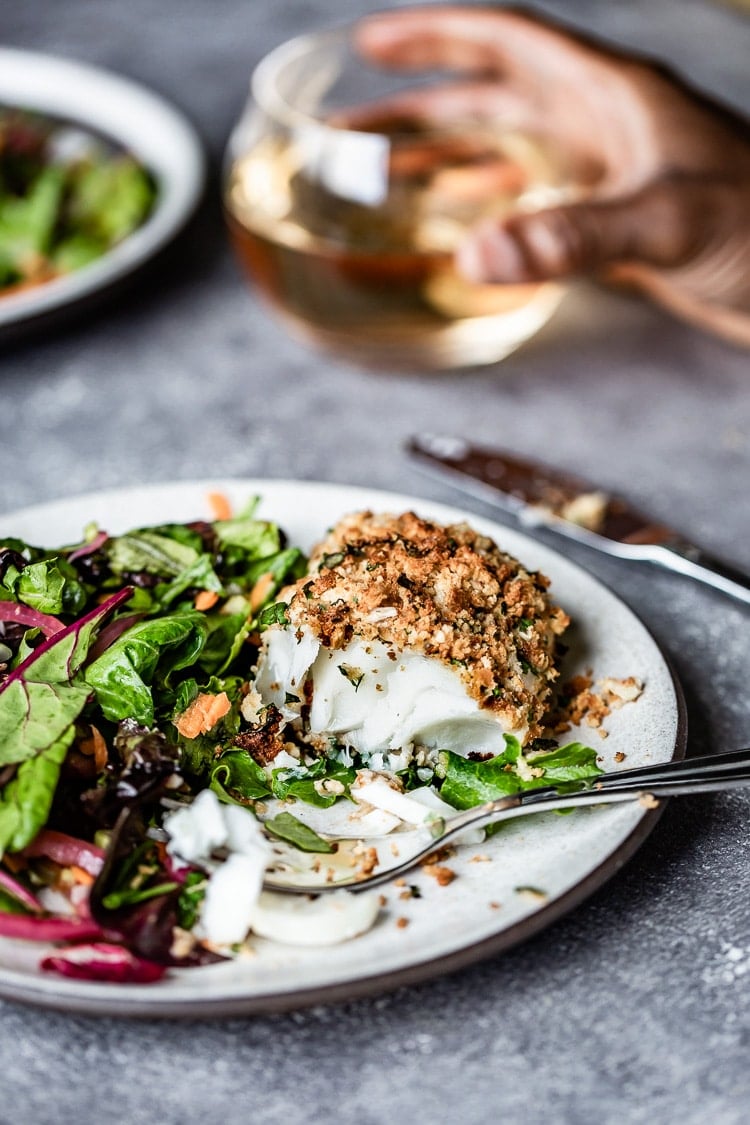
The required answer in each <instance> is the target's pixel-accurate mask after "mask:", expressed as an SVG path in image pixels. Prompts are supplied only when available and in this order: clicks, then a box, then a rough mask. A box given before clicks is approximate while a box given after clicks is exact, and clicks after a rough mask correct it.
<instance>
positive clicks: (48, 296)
mask: <svg viewBox="0 0 750 1125" xmlns="http://www.w3.org/2000/svg"><path fill="white" fill-rule="evenodd" d="M8 67H10V70H11V78H10V80H9V82H8V89H7V90H6V85H5V82H4V81H3V77H4V75H3V70H6V71H7V68H8ZM26 68H32V69H33V70H36V71H37V72H40V73H42V74H46V75H47V76H48V78H50V79H51V78H55V79H56V80H57V81H58V82H61V81H62V82H64V81H65V80H66V79H67V81H69V82H70V83H74V84H75V85H76V86H81V84H84V85H85V86H86V87H90V88H91V92H90V93H89V95H88V96H89V97H91V98H93V97H94V96H95V93H96V92H97V91H99V92H104V93H105V94H106V95H107V97H108V98H109V99H110V100H114V101H115V102H116V103H121V102H125V101H128V102H131V103H132V104H135V105H137V106H139V107H140V110H141V111H143V110H145V109H146V108H148V109H149V110H150V111H151V112H152V114H153V120H154V121H155V122H156V125H155V126H153V127H154V128H157V129H158V130H159V135H160V136H161V137H168V138H169V141H170V145H171V150H172V155H171V156H170V158H169V159H167V158H166V157H165V159H164V161H163V162H162V163H161V164H160V165H159V166H158V167H156V168H153V167H150V171H152V172H153V173H154V175H155V177H156V179H157V183H158V185H159V189H160V191H159V195H157V199H156V205H155V206H154V208H153V210H152V212H151V214H150V215H149V217H148V218H147V219H146V221H145V222H144V223H143V224H142V225H141V226H140V227H138V228H137V229H136V230H135V231H133V232H132V233H131V234H129V235H128V236H127V237H126V238H125V239H123V241H122V242H120V243H118V245H117V246H115V247H113V248H112V249H110V250H108V251H107V252H106V254H104V255H102V257H101V258H99V259H97V260H96V261H94V262H92V263H90V264H89V265H88V266H84V267H83V268H82V269H80V270H75V271H73V272H72V273H70V274H66V275H64V276H63V277H60V278H54V279H52V280H51V281H47V282H44V283H43V284H41V285H38V286H34V287H32V288H30V289H27V290H22V291H21V292H18V293H8V294H5V295H2V294H0V330H5V329H8V330H11V329H13V328H15V327H19V326H21V325H23V324H25V323H26V322H28V321H33V320H35V319H36V318H40V317H43V316H46V315H48V314H51V313H54V312H57V311H58V310H61V309H64V308H68V307H72V306H74V305H77V304H78V303H79V302H81V301H84V300H86V299H87V298H92V297H93V296H95V295H96V294H99V293H101V292H103V291H105V290H107V289H108V288H109V287H110V286H112V285H114V284H116V283H117V282H118V281H122V280H123V279H125V278H126V277H128V276H130V275H131V274H132V273H134V272H135V271H137V270H138V269H140V268H141V267H142V266H144V265H145V264H146V263H147V262H148V261H150V260H151V259H152V258H153V257H155V256H156V255H157V254H158V253H159V252H160V251H161V250H163V249H164V248H165V247H166V246H167V245H168V244H169V243H170V242H171V241H172V240H173V239H174V238H175V237H176V236H177V235H178V234H179V232H180V231H181V230H182V229H183V228H184V227H185V225H186V224H187V222H188V221H189V219H190V218H191V216H192V215H193V214H194V212H195V210H196V208H197V206H198V203H199V202H200V199H201V197H202V194H203V191H204V187H205V181H206V169H207V160H206V153H205V150H204V146H203V143H202V141H201V139H200V137H199V135H198V132H197V130H196V128H195V126H194V125H193V124H192V122H191V121H190V120H189V119H188V117H187V116H186V114H185V113H183V112H182V110H181V109H179V108H178V107H177V106H176V105H174V104H173V103H172V102H170V101H169V100H168V99H167V98H165V97H163V96H162V95H161V94H159V93H157V92H156V91H155V90H152V89H150V88H149V87H148V86H147V85H146V84H144V83H142V82H140V81H138V80H137V79H134V78H130V77H127V76H125V75H122V74H119V73H118V72H116V71H114V70H110V69H108V68H107V67H103V66H98V65H96V64H94V63H88V62H85V61H82V60H79V59H74V58H67V57H64V56H58V55H51V54H48V53H46V52H42V51H33V50H27V49H26V48H22V47H14V46H11V45H0V104H2V105H6V106H8V105H9V106H11V107H14V106H17V107H18V108H28V109H29V110H31V111H36V112H39V113H44V114H48V115H49V116H50V117H58V118H62V119H63V120H67V121H71V122H72V123H73V124H77V125H80V126H81V127H83V128H89V129H91V130H93V131H95V132H98V133H100V134H101V135H103V136H105V137H106V138H108V139H110V140H112V141H114V142H115V143H120V144H124V145H125V146H126V147H127V148H128V149H129V150H130V151H132V152H134V153H135V155H136V156H137V157H138V158H139V159H141V160H143V161H144V163H146V164H148V165H151V164H152V163H153V158H147V157H146V156H145V155H144V151H143V149H142V148H141V147H140V146H139V143H138V142H137V141H134V140H133V139H132V138H130V137H128V138H125V137H124V136H123V135H122V133H121V132H119V131H118V128H116V127H115V126H113V125H109V126H107V125H106V124H102V123H101V120H100V114H99V113H98V112H97V113H93V112H92V111H88V112H87V111H86V110H85V109H84V108H83V106H82V107H81V109H80V110H79V111H78V112H77V113H73V112H67V111H66V110H64V109H63V110H62V111H61V109H60V107H59V106H56V105H55V103H54V101H53V100H52V98H51V97H49V96H44V95H43V94H42V95H40V94H39V93H36V94H34V92H31V93H26V92H24V93H23V94H21V95H17V98H18V100H14V95H13V94H12V92H10V86H11V85H12V81H13V75H12V72H13V70H25V69H26ZM4 91H5V92H4ZM74 100H75V99H74ZM146 147H149V148H151V149H153V148H154V147H155V145H154V144H153V143H150V144H149V146H146ZM178 169H179V175H178V174H177V173H178Z"/></svg>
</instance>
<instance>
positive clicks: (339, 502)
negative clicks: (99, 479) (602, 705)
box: [0, 480, 686, 1016]
mask: <svg viewBox="0 0 750 1125" xmlns="http://www.w3.org/2000/svg"><path fill="white" fill-rule="evenodd" d="M216 490H219V491H223V492H225V493H226V494H227V495H228V496H229V497H230V499H231V500H232V501H233V503H234V504H235V505H238V506H239V505H242V504H244V503H245V502H246V500H247V499H248V498H249V497H250V496H252V495H254V494H256V493H260V494H261V495H262V497H263V506H262V509H261V510H262V514H264V515H265V516H267V517H269V518H271V519H273V520H276V521H278V522H279V523H280V524H281V525H282V526H283V527H284V528H285V530H286V531H287V533H288V535H289V537H290V539H291V541H292V542H294V543H298V544H299V545H301V546H303V547H309V546H310V545H311V544H312V543H313V542H314V541H315V540H316V539H317V538H318V537H319V536H320V535H321V534H322V533H323V532H324V531H325V529H326V528H327V527H328V526H329V525H330V524H332V523H333V522H335V521H336V520H337V519H338V518H339V517H340V516H341V515H343V514H344V513H345V512H348V511H352V510H355V509H357V508H364V507H368V508H373V509H375V510H380V511H402V510H405V509H407V508H413V509H414V510H416V511H417V512H419V513H420V514H421V515H426V516H431V517H433V518H435V519H438V520H441V521H456V520H461V519H466V520H468V521H469V522H471V524H472V525H473V526H474V527H476V528H477V529H478V530H481V531H483V532H485V533H486V534H488V535H490V536H492V537H493V538H494V539H496V540H497V541H498V542H499V543H500V544H501V545H502V546H503V547H504V548H506V549H507V550H509V551H510V552H511V553H513V554H515V555H516V556H517V557H519V558H520V559H521V560H522V561H523V562H524V563H525V564H526V565H527V566H529V567H531V568H539V569H541V570H542V571H543V572H544V573H546V574H547V575H549V576H550V578H551V579H552V591H553V593H554V596H555V598H556V600H557V601H558V602H559V604H561V605H562V606H563V607H564V608H565V610H566V611H567V612H568V613H569V614H570V616H571V618H572V620H573V623H574V624H573V627H572V628H571V631H570V637H569V638H568V639H569V640H570V644H571V648H570V652H569V654H568V657H567V658H566V659H567V667H566V668H565V675H570V674H572V673H574V672H575V671H576V670H581V671H583V670H585V669H587V668H592V669H593V670H594V674H595V676H598V677H602V676H605V675H609V676H615V677H624V676H631V675H635V676H637V677H639V678H640V679H641V680H642V681H643V682H644V684H645V690H644V692H643V695H642V697H641V698H640V700H638V702H637V703H635V704H630V705H627V706H625V707H623V708H622V709H621V710H619V711H615V712H614V713H613V714H612V716H611V717H610V719H609V720H608V721H607V724H606V725H607V728H608V730H609V737H608V738H607V739H606V740H600V739H599V738H598V736H597V734H596V732H595V731H592V730H590V729H584V730H583V731H581V732H580V733H581V737H582V739H583V740H585V741H589V742H591V743H593V744H594V745H596V746H597V748H598V749H599V750H600V752H601V755H602V757H603V759H604V763H603V764H604V765H605V767H611V766H612V765H613V763H614V758H615V755H616V754H618V752H622V753H624V754H625V755H626V759H625V766H627V767H635V766H641V765H647V764H649V763H654V762H662V761H668V760H669V759H671V758H673V757H680V756H682V754H683V753H684V744H685V733H686V732H685V722H684V711H683V706H682V701H681V693H680V690H679V688H678V686H677V684H676V683H675V680H674V678H673V676H672V674H671V672H670V670H669V668H668V666H667V664H666V662H665V660H664V657H663V656H662V653H661V652H660V650H659V648H658V646H657V645H656V643H655V642H654V640H653V639H652V637H651V636H650V634H649V633H648V631H647V629H646V628H645V627H644V626H643V625H642V624H641V622H640V621H639V620H638V618H637V617H636V616H635V615H634V614H633V613H632V612H631V610H629V609H628V608H627V607H626V606H625V605H624V604H623V603H622V602H621V601H619V599H618V598H616V597H615V595H614V594H612V593H611V592H610V591H609V590H607V589H605V587H604V586H602V585H601V584H600V583H599V582H598V581H596V580H595V579H594V578H592V577H591V575H589V574H587V573H586V572H585V571H583V570H581V569H580V568H579V567H577V566H574V565H573V564H572V563H570V562H568V561H567V560H566V559H565V558H563V557H562V555H559V554H557V553H556V552H554V551H551V550H550V549H549V548H547V547H544V546H542V545H541V544H539V543H537V542H535V541H534V540H532V539H528V538H527V537H526V536H524V535H521V534H518V533H516V532H514V531H511V530H509V529H507V528H505V527H501V526H498V525H496V524H493V523H490V522H489V521H487V520H484V519H480V518H478V517H475V516H473V515H468V514H466V513H465V512H461V511H458V510H456V509H455V508H448V507H444V506H442V505H439V504H435V503H432V502H429V501H426V500H424V501H423V500H418V499H415V498H413V497H406V496H399V495H395V494H391V493H383V492H372V491H368V490H365V489H359V488H347V487H342V486H339V485H333V484H314V483H309V482H304V483H295V482H287V481H259V480H248V481H237V480H235V481H205V482H200V483H179V484H169V485H155V486H151V487H141V488H133V489H128V490H124V491H119V492H103V493H98V494H95V495H91V496H82V497H75V498H73V499H70V500H65V501H61V502H58V503H52V504H46V505H42V506H39V507H34V508H28V509H26V510H24V511H22V512H17V513H15V514H12V515H6V516H2V517H0V538H2V536H5V535H17V536H20V537H22V538H25V539H27V540H29V541H31V542H36V543H39V544H43V545H54V544H57V543H63V542H73V541H75V540H76V539H77V538H78V537H79V536H80V533H81V531H82V529H83V527H84V526H85V525H86V524H87V523H89V522H91V521H92V520H95V521H98V522H99V524H100V525H101V526H102V527H104V528H106V529H107V530H109V531H112V532H118V531H124V530H126V529H128V528H130V527H134V526H139V525H141V526H142V525H144V524H148V523H152V522H162V521H165V520H191V519H197V518H206V517H208V516H209V510H208V504H207V499H206V497H207V493H208V492H210V491H216ZM575 733H576V732H572V734H571V737H573V736H574V735H575ZM566 737H567V736H566ZM656 816H658V813H654V812H652V811H651V812H647V811H646V810H644V809H643V808H641V807H640V806H639V805H638V804H633V805H614V806H612V807H608V808H607V807H600V808H592V809H585V810H577V811H576V812H575V813H574V814H572V815H569V816H565V817H559V816H556V815H555V814H547V815H539V816H534V817H527V818H524V819H523V820H518V821H514V822H511V823H509V824H508V825H507V827H506V828H505V829H504V830H503V831H502V832H501V833H499V834H498V835H497V836H495V837H493V838H492V839H491V840H490V841H488V842H486V843H485V844H482V845H481V847H479V848H477V847H466V848H464V849H463V850H460V851H459V853H458V855H457V856H456V857H455V859H452V860H451V861H450V862H451V866H452V867H453V869H454V870H455V871H456V873H457V876H458V877H457V878H456V879H455V880H454V881H453V882H452V883H451V884H450V885H448V886H444V887H441V886H438V885H437V883H436V882H435V880H434V879H431V878H429V877H427V876H425V875H424V874H423V873H422V872H421V871H420V872H417V873H415V874H414V876H413V880H410V881H413V882H414V883H416V884H418V885H419V887H420V889H421V892H422V897H421V898H415V899H410V900H409V901H402V900H400V898H399V891H398V889H396V888H387V889H386V896H387V900H388V901H387V904H386V906H385V908H384V909H383V911H382V913H381V916H380V919H379V921H378V923H377V924H376V926H375V927H374V929H372V930H371V931H370V932H369V933H367V934H365V935H364V936H363V937H360V938H357V939H355V940H353V941H350V942H347V943H345V944H342V945H338V946H335V947H331V948H328V949H305V948H302V947H294V946H282V945H279V944H272V943H270V942H267V941H262V940H257V941H254V942H253V945H254V947H255V955H254V956H253V957H252V958H249V959H245V960H240V961H234V962H229V963H225V964H220V965H215V966H209V967H206V968H197V969H189V970H180V971H173V972H171V973H169V974H167V976H166V977H165V978H164V979H163V980H162V981H160V982H159V983H157V984H152V985H138V986H135V985H107V984H96V983H89V982H83V981H73V980H68V979H64V978H60V977H56V976H48V975H46V974H42V973H41V972H40V971H39V970H38V968H37V965H38V961H39V957H40V949H39V946H37V945H33V944H31V943H28V942H20V941H10V940H7V939H5V940H2V941H0V994H2V995H4V996H6V997H9V998H12V999H18V1000H26V1001H30V1002H33V1003H37V1004H44V1005H47V1006H52V1007H57V1008H62V1009H66V1010H69V1011H78V1012H87V1013H92V1014H102V1015H104V1014H106V1015H113V1014H117V1015H127V1016H199V1015H228V1014H239V1013H253V1012H269V1011H280V1010H285V1009H290V1008H295V1007H301V1006H302V1005H305V1004H310V1003H321V1002H323V1001H326V1000H340V999H350V998H353V997H355V996H361V995H365V994H370V993H375V992H378V991H383V990H385V989H388V988H393V987H395V986H396V985H399V984H405V983H410V982H415V981H420V980H424V979H426V978H429V977H432V976H436V975H438V974H440V973H443V972H447V971H449V970H452V969H456V968H459V967H461V966H463V965H468V964H470V963H471V962H474V961H477V960H479V959H481V958H483V957H487V956H489V955H490V954H496V953H498V952H500V951H502V950H504V949H507V948H509V947H510V946H511V945H514V944H516V943H517V942H519V941H522V940H524V939H525V938H528V937H529V936H530V935H531V934H533V933H536V932H537V931H538V930H540V929H542V928H543V927H544V926H546V925H548V924H549V923H550V922H552V921H553V920H554V919H556V918H558V917H559V916H560V915H562V914H563V913H565V912H566V911H567V910H570V909H571V908H572V907H573V906H575V905H576V904H577V903H579V902H581V901H582V900H583V899H584V898H585V897H586V896H587V895H589V894H591V892H592V891H594V890H595V889H596V888H597V887H599V886H601V884H602V883H604V882H605V880H606V879H608V878H609V877H610V876H611V875H613V874H614V872H615V871H617V870H618V869H619V868H620V867H621V866H622V864H623V863H624V862H625V860H626V859H627V858H628V857H629V856H630V855H631V854H632V853H633V852H634V851H635V849H636V848H637V847H638V845H639V844H640V843H641V842H642V841H643V840H644V839H645V837H646V835H647V834H648V832H649V831H650V830H651V828H652V827H653V825H654V823H655V820H656ZM478 854H481V855H483V856H487V857H488V858H487V859H486V860H483V861H481V862H477V861H474V862H472V857H474V856H476V855H478ZM523 887H534V888H538V889H541V890H542V891H544V892H545V897H544V899H543V900H539V899H530V897H529V896H528V895H526V894H524V893H519V891H518V889H517V888H523ZM400 918H406V919H408V925H406V926H403V925H402V926H397V924H396V923H397V919H400Z"/></svg>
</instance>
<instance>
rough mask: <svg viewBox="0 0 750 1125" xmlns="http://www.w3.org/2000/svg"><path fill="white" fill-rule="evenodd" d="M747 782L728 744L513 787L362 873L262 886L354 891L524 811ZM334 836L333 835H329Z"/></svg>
mask: <svg viewBox="0 0 750 1125" xmlns="http://www.w3.org/2000/svg"><path fill="white" fill-rule="evenodd" d="M746 785H750V749H744V750H730V751H727V752H725V753H723V754H711V755H708V756H706V757H702V758H690V759H688V760H686V761H680V762H667V763H663V764H661V765H658V766H642V767H640V768H638V769H632V770H618V771H616V772H614V773H607V774H600V775H599V777H595V778H590V779H588V780H587V781H580V782H566V783H565V784H563V785H558V786H550V787H549V788H544V789H532V790H527V791H526V792H523V793H514V794H512V795H511V796H508V797H500V798H498V800H495V801H489V802H488V803H487V804H484V805H477V806H475V807H474V808H471V809H467V810H466V812H462V813H458V814H457V815H456V816H451V817H447V818H446V817H440V816H436V817H434V818H433V819H431V820H430V821H429V823H426V824H425V826H424V830H425V832H426V834H427V839H426V841H425V843H424V844H423V845H422V846H421V847H420V848H419V849H418V850H417V851H415V852H413V853H412V854H411V855H410V856H409V857H408V858H407V859H404V860H401V861H400V862H399V863H396V864H393V865H392V866H390V867H388V868H386V869H383V870H378V871H377V872H376V873H375V874H372V875H367V876H365V877H361V876H359V877H358V876H357V873H356V871H354V870H353V871H352V873H351V874H350V875H349V874H347V875H346V876H345V877H344V878H341V879H339V878H335V877H334V878H332V879H331V880H330V881H326V882H321V883H314V884H302V883H293V882H287V881H284V880H283V879H277V878H272V877H271V876H270V874H268V875H266V878H265V879H264V882H263V887H264V889H265V890H268V891H277V892H280V893H282V894H291V895H318V894H326V893H328V892H330V891H335V890H341V889H344V888H345V889H346V890H349V891H353V892H354V893H358V892H359V891H368V890H372V888H373V887H378V886H381V885H382V884H383V883H388V882H390V881H391V880H392V879H395V878H398V876H400V875H404V874H405V873H406V872H407V871H410V870H411V869H412V868H413V867H416V866H417V865H418V864H419V863H421V862H422V861H423V860H424V859H425V858H426V857H427V856H429V855H431V854H432V853H433V852H435V851H436V850H437V849H439V848H442V847H444V846H445V845H446V844H448V843H450V842H451V841H452V840H455V839H456V837H457V836H460V835H461V833H463V832H465V831H466V830H467V829H468V828H483V827H485V826H487V825H489V824H495V823H497V822H498V821H503V820H511V819H513V818H515V817H518V816H528V815H529V814H530V813H536V812H554V811H557V810H562V809H575V808H585V807H586V806H588V805H610V804H615V803H619V802H623V801H639V802H640V803H641V804H642V805H644V807H645V808H648V809H652V808H657V807H658V805H659V804H660V802H661V800H662V799H663V798H665V797H682V796H688V795H690V794H693V793H715V792H718V791H722V790H727V789H737V788H740V787H742V786H746ZM331 839H332V841H333V840H334V839H335V838H331Z"/></svg>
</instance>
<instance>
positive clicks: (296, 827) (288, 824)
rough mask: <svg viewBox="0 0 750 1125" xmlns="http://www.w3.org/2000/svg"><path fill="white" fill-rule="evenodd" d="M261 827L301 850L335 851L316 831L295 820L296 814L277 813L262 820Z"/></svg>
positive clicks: (333, 846) (332, 845)
mask: <svg viewBox="0 0 750 1125" xmlns="http://www.w3.org/2000/svg"><path fill="white" fill-rule="evenodd" d="M263 827H264V828H266V829H267V830H268V831H269V832H271V833H272V834H273V835H274V836H278V838H279V839H280V840H286V842H287V843H288V844H294V846H295V848H299V850H300V851H301V852H322V853H324V854H330V853H331V852H335V851H336V847H335V845H334V844H331V843H329V842H328V840H324V839H323V837H322V836H319V835H318V833H317V832H313V830H312V828H308V827H307V825H306V824H303V823H302V821H300V820H297V817H296V816H292V814H291V813H288V812H282V813H279V815H278V816H275V817H273V819H271V820H264V821H263Z"/></svg>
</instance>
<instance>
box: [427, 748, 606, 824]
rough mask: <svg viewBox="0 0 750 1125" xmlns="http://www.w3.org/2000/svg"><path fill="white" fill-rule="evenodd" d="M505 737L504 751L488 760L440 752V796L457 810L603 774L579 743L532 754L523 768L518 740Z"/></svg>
mask: <svg viewBox="0 0 750 1125" xmlns="http://www.w3.org/2000/svg"><path fill="white" fill-rule="evenodd" d="M504 737H505V750H504V751H503V753H502V754H498V755H497V756H496V757H495V758H490V759H488V760H487V761H481V762H474V761H471V760H470V759H468V758H462V757H461V756H460V755H459V754H454V753H453V752H452V751H450V750H443V751H441V753H440V756H439V759H438V768H437V771H436V772H437V774H438V776H441V777H442V778H443V783H442V786H441V788H440V796H441V797H442V798H443V800H444V801H447V802H448V804H449V805H453V806H454V808H457V809H470V808H473V807H474V805H482V804H484V803H485V802H487V801H495V800H497V799H498V798H499V797H507V796H510V795H512V794H513V793H521V792H523V791H525V790H529V789H543V788H545V787H547V786H550V785H561V784H565V783H568V782H574V781H582V780H585V779H587V778H593V777H597V776H598V775H599V774H600V773H602V770H601V769H600V768H599V766H598V765H597V764H596V750H594V749H592V748H591V747H590V746H584V745H583V743H581V742H569V743H568V744H567V746H561V747H558V748H557V749H555V750H551V751H549V752H546V753H540V754H531V755H530V758H529V759H525V758H524V759H523V762H524V764H525V767H524V766H521V761H522V749H521V745H520V743H519V742H518V739H517V738H515V737H514V736H513V735H509V734H506V735H505V736H504ZM519 767H520V772H519ZM529 769H531V770H534V771H536V770H541V771H542V772H541V775H540V776H539V777H536V776H534V777H531V776H529Z"/></svg>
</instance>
